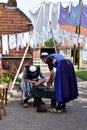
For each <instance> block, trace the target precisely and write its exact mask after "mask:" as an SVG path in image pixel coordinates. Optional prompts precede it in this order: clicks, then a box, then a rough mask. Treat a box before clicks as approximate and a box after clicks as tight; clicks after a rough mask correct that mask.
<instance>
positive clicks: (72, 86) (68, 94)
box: [41, 52, 78, 112]
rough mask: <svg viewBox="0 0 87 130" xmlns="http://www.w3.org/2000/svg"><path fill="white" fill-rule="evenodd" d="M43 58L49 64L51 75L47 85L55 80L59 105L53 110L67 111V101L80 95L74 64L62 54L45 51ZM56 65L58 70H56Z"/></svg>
mask: <svg viewBox="0 0 87 130" xmlns="http://www.w3.org/2000/svg"><path fill="white" fill-rule="evenodd" d="M41 59H42V61H43V62H44V63H46V64H48V68H49V70H50V76H49V79H48V81H47V86H51V85H52V83H53V81H54V89H55V97H56V101H57V103H58V105H57V106H56V108H54V109H52V110H51V111H52V112H63V111H66V103H67V102H69V101H71V100H74V99H76V98H77V96H78V87H77V80H76V75H75V71H74V67H73V64H72V63H71V61H70V60H67V59H65V58H64V56H63V55H61V54H56V53H54V54H50V55H49V54H48V53H46V52H43V53H42V54H41ZM54 67H55V68H56V72H54Z"/></svg>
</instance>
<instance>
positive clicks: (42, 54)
mask: <svg viewBox="0 0 87 130" xmlns="http://www.w3.org/2000/svg"><path fill="white" fill-rule="evenodd" d="M48 55H49V54H48V53H47V52H42V53H41V56H48Z"/></svg>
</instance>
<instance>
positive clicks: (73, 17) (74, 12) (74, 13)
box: [69, 3, 81, 27]
mask: <svg viewBox="0 0 87 130" xmlns="http://www.w3.org/2000/svg"><path fill="white" fill-rule="evenodd" d="M80 14H81V3H79V4H78V5H77V6H76V7H75V6H73V5H72V4H71V8H70V15H69V24H70V25H71V26H74V27H76V26H78V25H79V24H80Z"/></svg>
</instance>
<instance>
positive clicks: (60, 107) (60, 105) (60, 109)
mask: <svg viewBox="0 0 87 130" xmlns="http://www.w3.org/2000/svg"><path fill="white" fill-rule="evenodd" d="M56 111H57V112H59V113H61V112H66V107H65V103H61V104H58V106H57V107H56Z"/></svg>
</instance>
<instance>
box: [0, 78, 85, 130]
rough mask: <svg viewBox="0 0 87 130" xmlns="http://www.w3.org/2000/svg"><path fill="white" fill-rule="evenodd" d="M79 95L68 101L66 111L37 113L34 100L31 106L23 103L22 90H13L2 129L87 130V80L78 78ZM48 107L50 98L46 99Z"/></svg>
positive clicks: (1, 123) (0, 122) (0, 129)
mask: <svg viewBox="0 0 87 130" xmlns="http://www.w3.org/2000/svg"><path fill="white" fill-rule="evenodd" d="M78 89H79V97H78V98H77V99H76V100H74V101H71V102H69V103H67V112H66V113H61V114H60V113H50V112H47V113H37V112H36V108H34V107H33V102H32V100H31V101H30V106H29V108H23V107H22V104H21V100H20V99H21V91H20V90H19V89H18V88H17V85H16V88H15V89H14V90H13V96H11V98H10V99H9V101H8V104H7V106H6V109H7V116H6V117H4V116H3V119H2V120H1V121H0V130H86V129H87V82H83V81H81V80H79V79H78ZM44 100H45V102H46V107H47V108H49V107H50V100H48V99H44Z"/></svg>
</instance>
